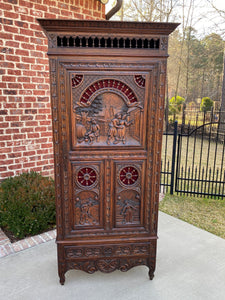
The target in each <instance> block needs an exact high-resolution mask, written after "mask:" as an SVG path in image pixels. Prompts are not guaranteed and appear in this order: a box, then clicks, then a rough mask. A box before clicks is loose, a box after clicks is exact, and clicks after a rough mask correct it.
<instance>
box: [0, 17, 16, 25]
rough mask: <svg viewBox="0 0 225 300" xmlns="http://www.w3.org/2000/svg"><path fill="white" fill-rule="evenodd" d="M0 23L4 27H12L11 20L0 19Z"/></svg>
mask: <svg viewBox="0 0 225 300" xmlns="http://www.w3.org/2000/svg"><path fill="white" fill-rule="evenodd" d="M0 23H1V24H6V25H13V20H9V19H4V18H1V19H0Z"/></svg>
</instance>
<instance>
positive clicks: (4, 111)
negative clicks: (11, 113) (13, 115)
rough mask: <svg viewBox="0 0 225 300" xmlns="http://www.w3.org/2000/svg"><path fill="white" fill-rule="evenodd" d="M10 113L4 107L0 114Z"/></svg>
mask: <svg viewBox="0 0 225 300" xmlns="http://www.w3.org/2000/svg"><path fill="white" fill-rule="evenodd" d="M7 114H8V110H6V109H4V110H0V115H7Z"/></svg>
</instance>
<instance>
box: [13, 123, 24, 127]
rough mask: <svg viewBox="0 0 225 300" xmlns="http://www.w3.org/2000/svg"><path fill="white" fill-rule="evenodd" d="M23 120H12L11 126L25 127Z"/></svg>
mask: <svg viewBox="0 0 225 300" xmlns="http://www.w3.org/2000/svg"><path fill="white" fill-rule="evenodd" d="M23 125H24V124H23V122H12V123H11V125H10V126H11V127H23Z"/></svg>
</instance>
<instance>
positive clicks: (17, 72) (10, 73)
mask: <svg viewBox="0 0 225 300" xmlns="http://www.w3.org/2000/svg"><path fill="white" fill-rule="evenodd" d="M21 73H22V72H21V71H20V70H11V69H8V74H9V75H16V76H19V75H21ZM18 79H19V77H18Z"/></svg>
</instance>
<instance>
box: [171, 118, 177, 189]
mask: <svg viewBox="0 0 225 300" xmlns="http://www.w3.org/2000/svg"><path fill="white" fill-rule="evenodd" d="M176 146H177V121H175V122H174V132H173V154H172V168H171V185H170V194H171V195H173V190H174V177H175V163H176Z"/></svg>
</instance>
